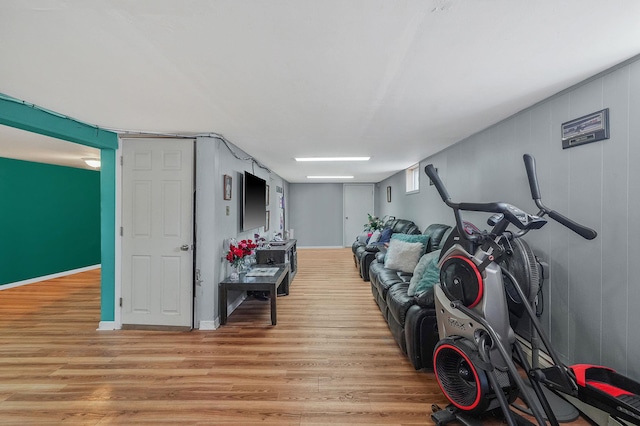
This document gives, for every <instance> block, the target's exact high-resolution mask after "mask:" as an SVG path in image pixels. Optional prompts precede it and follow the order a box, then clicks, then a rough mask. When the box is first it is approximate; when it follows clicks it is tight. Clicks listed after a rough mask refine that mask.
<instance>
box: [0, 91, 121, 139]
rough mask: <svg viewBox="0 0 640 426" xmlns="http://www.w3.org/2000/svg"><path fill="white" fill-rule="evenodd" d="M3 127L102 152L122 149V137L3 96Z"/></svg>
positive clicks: (0, 120)
mask: <svg viewBox="0 0 640 426" xmlns="http://www.w3.org/2000/svg"><path fill="white" fill-rule="evenodd" d="M0 124H4V125H6V126H10V127H15V128H18V129H22V130H27V131H29V132H34V133H39V134H41V135H46V136H51V137H54V138H58V139H63V140H66V141H69V142H75V143H79V144H81V145H87V146H91V147H93V148H99V149H103V148H106V149H118V135H117V134H115V133H113V132H110V131H108V130H103V129H100V128H98V127H96V126H92V125H90V124H86V123H82V122H79V121H76V120H73V119H71V118H69V117H66V116H63V115H61V114H56V113H55V112H53V111H48V110H45V109H43V108H40V107H37V106H35V105H33V104H29V103H26V102H23V101H20V100H18V99H15V98H12V97H10V96H7V95H4V94H0Z"/></svg>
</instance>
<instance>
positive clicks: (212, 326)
mask: <svg viewBox="0 0 640 426" xmlns="http://www.w3.org/2000/svg"><path fill="white" fill-rule="evenodd" d="M218 327H220V320H219V319H218V320H215V321H200V324H199V327H198V330H203V331H205V330H217V329H218Z"/></svg>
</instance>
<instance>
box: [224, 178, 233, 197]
mask: <svg viewBox="0 0 640 426" xmlns="http://www.w3.org/2000/svg"><path fill="white" fill-rule="evenodd" d="M223 185H224V187H223V188H224V199H225V200H230V199H231V188H232V180H231V176H229V175H224V179H223Z"/></svg>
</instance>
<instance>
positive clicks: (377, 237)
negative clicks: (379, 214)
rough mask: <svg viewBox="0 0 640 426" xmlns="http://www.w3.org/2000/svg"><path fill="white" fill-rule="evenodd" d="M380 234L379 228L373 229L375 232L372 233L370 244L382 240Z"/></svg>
mask: <svg viewBox="0 0 640 426" xmlns="http://www.w3.org/2000/svg"><path fill="white" fill-rule="evenodd" d="M380 235H381V232H380V231H378V230H376V231H373V234H371V238H369V241H368V243H369V244H371V243H377V242H378V241H379V240H380Z"/></svg>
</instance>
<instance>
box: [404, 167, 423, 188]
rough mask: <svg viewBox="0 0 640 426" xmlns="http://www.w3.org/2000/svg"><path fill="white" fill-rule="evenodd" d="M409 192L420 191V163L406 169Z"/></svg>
mask: <svg viewBox="0 0 640 426" xmlns="http://www.w3.org/2000/svg"><path fill="white" fill-rule="evenodd" d="M405 177H406V190H405V192H406V193H407V194H414V193H416V192H420V163H416V164H414V165H413V166H411V167H408V168H407V169H406V170H405Z"/></svg>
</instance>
